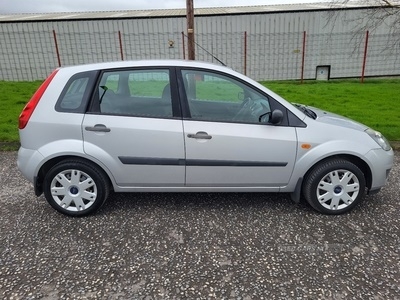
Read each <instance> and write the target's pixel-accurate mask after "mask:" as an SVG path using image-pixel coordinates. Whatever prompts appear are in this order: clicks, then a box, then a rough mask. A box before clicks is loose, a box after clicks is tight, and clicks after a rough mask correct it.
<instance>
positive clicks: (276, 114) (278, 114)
mask: <svg viewBox="0 0 400 300" xmlns="http://www.w3.org/2000/svg"><path fill="white" fill-rule="evenodd" d="M282 120H283V112H282V111H281V110H280V109H275V110H273V111H272V113H271V117H270V118H269V123H270V124H273V125H279V124H280V123H281V122H282Z"/></svg>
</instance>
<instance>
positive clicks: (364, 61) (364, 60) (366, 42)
mask: <svg viewBox="0 0 400 300" xmlns="http://www.w3.org/2000/svg"><path fill="white" fill-rule="evenodd" d="M368 37H369V31H368V30H367V32H366V33H365V48H364V59H363V65H362V72H361V83H363V82H364V75H365V65H366V64H367V50H368Z"/></svg>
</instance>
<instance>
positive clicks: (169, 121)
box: [82, 67, 185, 188]
mask: <svg viewBox="0 0 400 300" xmlns="http://www.w3.org/2000/svg"><path fill="white" fill-rule="evenodd" d="M175 87H176V80H175V76H174V70H173V69H169V68H165V67H163V68H151V69H149V68H147V69H145V68H139V69H138V68H134V69H122V70H107V71H104V72H102V74H101V78H100V80H99V82H98V84H97V86H96V87H95V91H94V93H95V95H94V99H93V101H92V105H91V107H90V112H89V113H87V114H86V115H85V118H84V120H83V124H82V132H83V139H84V151H85V153H87V154H88V155H90V156H92V157H93V158H95V159H96V160H98V161H100V162H101V163H103V164H104V165H105V166H106V167H107V168H108V169H109V170H110V171H111V173H112V175H113V177H114V179H115V182H116V183H117V185H118V186H120V187H121V188H123V187H151V186H183V185H184V180H185V166H184V159H185V157H184V140H183V127H182V120H181V118H180V117H179V116H178V115H179V101H178V99H177V92H176V88H175Z"/></svg>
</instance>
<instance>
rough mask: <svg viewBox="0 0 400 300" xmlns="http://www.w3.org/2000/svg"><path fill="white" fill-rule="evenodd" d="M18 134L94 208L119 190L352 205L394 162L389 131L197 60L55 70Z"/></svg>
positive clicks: (66, 193) (36, 171) (377, 185)
mask: <svg viewBox="0 0 400 300" xmlns="http://www.w3.org/2000/svg"><path fill="white" fill-rule="evenodd" d="M19 134H20V140H21V148H20V149H19V152H18V167H19V169H20V170H21V172H22V173H23V175H24V176H25V177H26V178H27V179H28V180H29V181H31V182H32V183H33V186H34V190H35V193H36V195H37V196H39V195H41V194H42V193H44V195H45V197H46V199H47V201H48V202H49V203H50V205H51V206H52V207H53V208H55V209H56V210H58V211H59V212H61V213H64V214H66V215H70V216H83V215H87V214H90V213H93V212H94V211H96V210H97V209H98V208H99V207H100V206H101V205H102V204H103V203H104V201H105V200H106V198H107V196H108V194H109V192H110V190H114V191H115V192H285V193H290V194H291V197H292V199H293V200H294V201H299V200H300V198H301V197H302V196H303V197H304V198H305V199H306V200H307V201H308V203H309V204H310V205H311V206H312V207H313V208H314V209H316V210H318V211H319V212H321V213H325V214H341V213H345V212H348V211H350V210H351V209H352V208H353V207H354V206H356V205H357V203H359V202H360V201H361V199H362V197H363V195H364V194H365V193H366V192H368V193H376V192H378V191H379V190H380V189H381V187H383V186H384V184H385V183H386V181H387V177H388V174H389V171H390V169H391V168H392V164H393V151H392V149H391V147H390V145H389V143H388V142H387V140H386V139H385V138H384V137H383V136H382V135H381V134H380V133H379V132H376V131H374V130H372V129H370V128H368V127H367V126H364V125H362V124H359V123H356V122H354V121H352V120H349V119H346V118H344V117H341V116H338V115H334V114H331V113H328V112H325V111H321V110H319V109H316V108H312V107H307V106H303V105H299V104H290V103H288V102H287V101H285V100H284V99H282V98H281V97H280V96H278V95H277V94H275V93H273V92H272V91H270V90H268V89H267V88H265V87H264V86H262V85H261V84H259V83H257V82H255V81H253V80H251V79H249V78H247V77H246V76H244V75H241V74H239V73H237V72H235V71H233V70H231V69H228V68H226V67H221V66H216V65H213V64H208V63H201V62H194V61H170V60H162V61H131V62H112V63H100V64H91V65H82V66H73V67H65V68H59V69H56V70H55V71H54V72H53V73H52V74H51V75H50V76H49V77H48V78H47V79H46V80H45V81H44V83H43V84H42V85H41V86H40V88H39V89H38V90H37V92H36V93H35V94H34V95H33V97H32V99H31V100H30V101H29V103H28V104H27V105H26V107H25V108H24V110H23V111H22V113H21V115H20V118H19Z"/></svg>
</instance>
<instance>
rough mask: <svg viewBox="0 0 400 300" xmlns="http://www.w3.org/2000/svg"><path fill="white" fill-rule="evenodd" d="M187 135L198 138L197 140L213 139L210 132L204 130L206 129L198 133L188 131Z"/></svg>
mask: <svg viewBox="0 0 400 300" xmlns="http://www.w3.org/2000/svg"><path fill="white" fill-rule="evenodd" d="M187 137H188V138H191V139H196V140H211V139H212V136H211V135H208V133H207V132H204V131H199V132H197V133H196V134H193V133H188V135H187Z"/></svg>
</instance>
